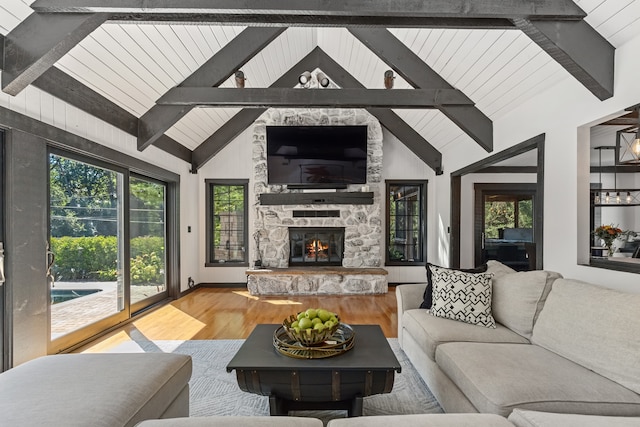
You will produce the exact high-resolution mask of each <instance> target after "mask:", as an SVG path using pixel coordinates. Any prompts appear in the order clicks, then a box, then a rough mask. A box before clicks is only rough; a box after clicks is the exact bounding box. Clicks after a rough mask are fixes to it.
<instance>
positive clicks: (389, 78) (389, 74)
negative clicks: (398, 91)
mask: <svg viewBox="0 0 640 427" xmlns="http://www.w3.org/2000/svg"><path fill="white" fill-rule="evenodd" d="M394 80H395V76H394V75H393V70H387V71H385V72H384V87H385V89H393V81H394Z"/></svg>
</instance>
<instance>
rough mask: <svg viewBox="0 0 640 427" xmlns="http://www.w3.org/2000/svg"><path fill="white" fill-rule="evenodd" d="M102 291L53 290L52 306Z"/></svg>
mask: <svg viewBox="0 0 640 427" xmlns="http://www.w3.org/2000/svg"><path fill="white" fill-rule="evenodd" d="M101 290H102V289H51V304H57V303H59V302H65V301H69V300H72V299H75V298H80V297H84V296H87V295H91V294H95V293H96V292H100V291H101Z"/></svg>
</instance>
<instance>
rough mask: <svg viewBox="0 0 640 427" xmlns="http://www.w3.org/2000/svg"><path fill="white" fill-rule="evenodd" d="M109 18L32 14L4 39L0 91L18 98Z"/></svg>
mask: <svg viewBox="0 0 640 427" xmlns="http://www.w3.org/2000/svg"><path fill="white" fill-rule="evenodd" d="M108 18H109V15H108V14H105V13H85V14H41V13H32V14H31V15H29V16H28V17H27V18H26V19H25V20H24V21H22V22H20V24H18V26H17V27H15V28H14V29H13V30H11V32H10V33H9V34H7V35H6V37H5V45H4V52H3V70H2V91H3V92H6V93H8V94H10V95H14V96H15V95H17V94H18V93H20V92H21V91H22V90H23V89H24V88H26V87H27V86H29V85H30V84H31V83H33V81H34V80H36V79H37V78H38V77H40V76H41V75H42V74H43V73H44V72H45V71H47V70H48V69H49V68H50V67H52V66H53V64H55V63H56V61H58V60H59V59H60V58H62V57H63V56H64V55H65V54H66V53H67V52H69V51H70V50H71V49H72V48H73V47H74V46H75V45H76V44H78V43H79V42H80V41H82V40H83V39H84V38H85V37H86V36H88V35H89V34H90V33H91V32H92V31H93V30H95V29H96V28H98V27H99V26H100V25H102V24H103V23H104V22H105V21H107V19H108Z"/></svg>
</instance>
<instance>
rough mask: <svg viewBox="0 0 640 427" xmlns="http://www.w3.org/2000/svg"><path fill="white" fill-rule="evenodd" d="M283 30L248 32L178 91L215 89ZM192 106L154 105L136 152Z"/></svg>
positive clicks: (145, 119) (142, 120)
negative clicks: (186, 88) (200, 87)
mask: <svg viewBox="0 0 640 427" xmlns="http://www.w3.org/2000/svg"><path fill="white" fill-rule="evenodd" d="M285 30H286V28H247V29H245V30H244V31H242V32H241V33H240V34H238V35H237V36H236V37H234V38H233V39H232V40H231V41H230V42H229V43H227V44H226V45H225V46H224V47H223V48H222V49H220V50H219V51H218V52H217V53H216V54H215V55H213V56H212V57H211V58H210V59H209V60H208V61H206V62H205V63H204V64H202V65H201V66H200V67H199V68H198V69H197V70H196V71H194V72H193V74H191V75H190V76H189V77H187V78H186V79H185V80H184V81H183V82H182V83H181V84H180V85H179V87H191V86H196V87H197V86H218V85H220V84H222V83H223V82H224V81H225V80H226V79H227V78H229V76H230V75H231V74H233V73H234V72H235V71H236V70H238V68H240V67H242V66H243V65H244V64H246V63H247V62H248V61H249V60H250V59H251V58H253V57H254V56H255V55H256V54H257V53H258V52H260V51H261V50H262V49H264V48H265V47H266V46H267V45H268V44H269V43H271V42H272V41H273V40H274V39H275V38H276V37H278V36H279V35H280V34H282V33H283V32H284V31H285ZM192 108H193V106H175V105H154V106H153V107H151V109H149V111H147V112H146V113H144V114H143V115H142V117H140V124H139V128H138V150H140V151H143V150H144V149H145V148H147V147H148V146H150V145H151V144H153V143H154V141H156V140H157V139H158V138H160V137H161V136H162V135H163V134H164V133H165V132H166V131H167V130H168V129H169V128H171V126H173V125H174V124H176V123H177V122H178V121H179V120H180V119H181V118H182V117H184V116H185V115H186V114H187V113H188V112H189V111H191V109H192Z"/></svg>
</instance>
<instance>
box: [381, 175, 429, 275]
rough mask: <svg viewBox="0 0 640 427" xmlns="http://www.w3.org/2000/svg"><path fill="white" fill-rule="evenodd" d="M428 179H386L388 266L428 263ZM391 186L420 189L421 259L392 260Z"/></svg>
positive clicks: (386, 247)
mask: <svg viewBox="0 0 640 427" xmlns="http://www.w3.org/2000/svg"><path fill="white" fill-rule="evenodd" d="M428 182H429V181H428V180H421V179H388V180H385V217H386V224H385V265H388V266H426V265H427V184H428ZM391 186H414V187H415V186H417V187H418V188H419V190H420V195H419V197H420V200H419V201H418V204H417V205H418V208H419V209H420V212H419V214H418V216H419V224H420V228H419V230H418V238H419V239H420V242H419V243H418V248H419V250H420V252H421V254H422V257H421V259H419V260H413V261H408V260H407V261H402V260H391V259H390V257H389V249H390V247H391V241H390V238H391V231H392V230H391V201H390V198H389V194H390V192H391Z"/></svg>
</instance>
